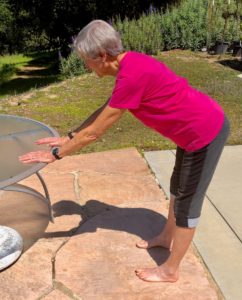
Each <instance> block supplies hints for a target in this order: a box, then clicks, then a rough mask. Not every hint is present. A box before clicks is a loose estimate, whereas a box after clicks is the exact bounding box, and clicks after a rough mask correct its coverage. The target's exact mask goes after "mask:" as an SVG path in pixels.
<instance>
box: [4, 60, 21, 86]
mask: <svg viewBox="0 0 242 300" xmlns="http://www.w3.org/2000/svg"><path fill="white" fill-rule="evenodd" d="M16 70H17V68H16V66H15V65H14V64H3V65H0V85H1V84H3V83H4V82H5V81H7V80H9V78H11V77H12V76H13V75H14V74H15V72H16Z"/></svg>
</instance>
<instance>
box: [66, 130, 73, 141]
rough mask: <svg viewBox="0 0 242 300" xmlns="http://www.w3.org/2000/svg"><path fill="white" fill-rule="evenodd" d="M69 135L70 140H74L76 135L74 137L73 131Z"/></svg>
mask: <svg viewBox="0 0 242 300" xmlns="http://www.w3.org/2000/svg"><path fill="white" fill-rule="evenodd" d="M67 135H68V136H69V138H70V140H71V139H73V138H74V135H73V133H72V132H71V131H70V132H68V133H67Z"/></svg>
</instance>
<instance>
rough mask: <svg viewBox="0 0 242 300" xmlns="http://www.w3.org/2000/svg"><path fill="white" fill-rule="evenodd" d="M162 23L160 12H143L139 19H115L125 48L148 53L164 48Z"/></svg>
mask: <svg viewBox="0 0 242 300" xmlns="http://www.w3.org/2000/svg"><path fill="white" fill-rule="evenodd" d="M160 24H161V14H160V13H159V12H151V13H149V14H142V15H141V17H140V18H139V19H137V20H136V19H132V20H128V18H125V19H124V20H123V21H121V19H120V18H116V19H115V20H113V26H114V27H115V28H116V30H117V31H118V32H120V33H121V37H122V41H123V46H124V48H125V49H126V50H135V51H139V52H145V53H147V54H157V53H158V52H159V51H161V50H162V49H163V39H162V34H161V30H160Z"/></svg>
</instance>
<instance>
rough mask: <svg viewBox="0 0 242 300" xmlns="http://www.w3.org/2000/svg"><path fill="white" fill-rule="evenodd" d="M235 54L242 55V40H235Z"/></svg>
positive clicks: (233, 46) (233, 47)
mask: <svg viewBox="0 0 242 300" xmlns="http://www.w3.org/2000/svg"><path fill="white" fill-rule="evenodd" d="M232 49H233V56H236V57H242V41H234V42H233V45H232Z"/></svg>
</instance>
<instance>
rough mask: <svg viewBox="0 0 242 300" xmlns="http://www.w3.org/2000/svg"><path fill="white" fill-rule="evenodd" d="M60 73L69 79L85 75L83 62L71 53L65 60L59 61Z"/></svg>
mask: <svg viewBox="0 0 242 300" xmlns="http://www.w3.org/2000/svg"><path fill="white" fill-rule="evenodd" d="M60 72H61V74H62V75H63V76H64V77H65V78H70V77H74V76H78V75H82V74H85V73H87V69H86V68H85V65H84V63H83V61H82V60H81V59H80V58H79V57H78V56H77V54H76V53H75V52H72V53H71V54H70V55H69V56H68V57H67V58H62V59H61V61H60Z"/></svg>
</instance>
